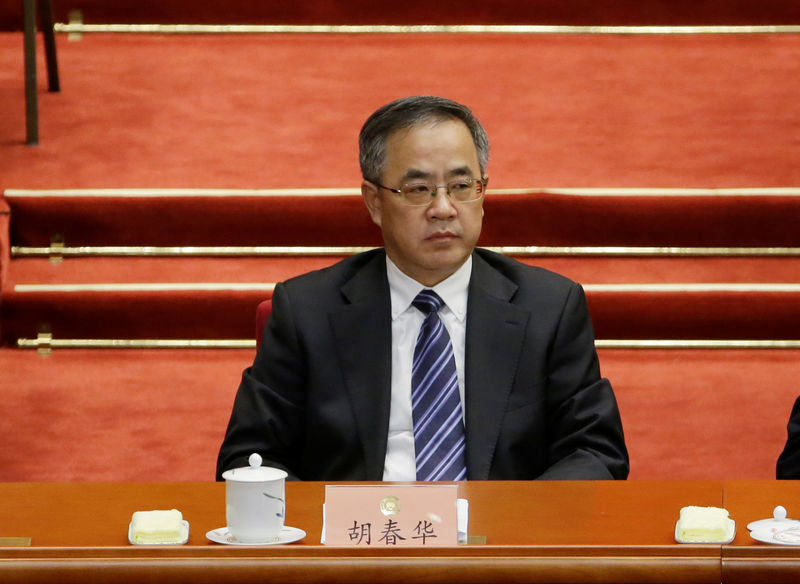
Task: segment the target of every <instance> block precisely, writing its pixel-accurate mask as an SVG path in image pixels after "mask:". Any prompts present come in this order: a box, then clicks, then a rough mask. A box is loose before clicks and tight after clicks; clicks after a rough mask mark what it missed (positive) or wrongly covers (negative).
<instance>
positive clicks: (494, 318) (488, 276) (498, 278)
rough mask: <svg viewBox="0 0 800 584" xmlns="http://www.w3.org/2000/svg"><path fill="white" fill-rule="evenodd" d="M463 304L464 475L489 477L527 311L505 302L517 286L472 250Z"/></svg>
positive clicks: (522, 336) (480, 478) (518, 353)
mask: <svg viewBox="0 0 800 584" xmlns="http://www.w3.org/2000/svg"><path fill="white" fill-rule="evenodd" d="M472 257H473V265H472V277H471V279H470V285H469V303H468V307H467V335H466V348H465V369H466V372H465V378H466V381H465V385H466V388H465V403H466V413H465V416H466V431H467V469H468V478H469V479H471V480H482V479H487V478H489V470H490V468H491V463H492V456H493V454H494V449H495V445H496V444H497V440H498V437H499V434H500V427H501V425H502V421H503V415H504V413H505V410H506V404H507V401H508V396H509V393H510V391H511V386H512V384H513V381H514V372H515V371H516V370H517V363H518V361H519V358H520V354H521V350H522V344H523V342H524V339H525V328H526V324H527V322H528V319H529V318H530V312H529V311H528V310H525V309H523V308H520V307H519V306H516V305H514V304H511V303H510V299H511V297H512V296H513V295H514V293H515V292H516V290H517V285H516V284H514V283H513V282H512V281H510V280H509V279H508V278H506V277H505V276H503V275H502V274H501V273H500V272H498V271H497V270H495V269H494V268H492V267H491V266H490V265H489V264H488V263H486V261H485V260H483V259H482V258H481V257H480V256H479V255H478V254H473V255H472Z"/></svg>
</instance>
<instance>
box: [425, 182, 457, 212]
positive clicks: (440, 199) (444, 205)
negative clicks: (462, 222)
mask: <svg viewBox="0 0 800 584" xmlns="http://www.w3.org/2000/svg"><path fill="white" fill-rule="evenodd" d="M430 208H431V209H432V210H433V213H434V217H437V218H442V217H451V216H453V215H455V213H456V206H455V204H454V203H453V200H452V199H451V198H450V194H449V193H448V192H447V185H437V186H436V196H435V197H433V200H432V201H431V206H430Z"/></svg>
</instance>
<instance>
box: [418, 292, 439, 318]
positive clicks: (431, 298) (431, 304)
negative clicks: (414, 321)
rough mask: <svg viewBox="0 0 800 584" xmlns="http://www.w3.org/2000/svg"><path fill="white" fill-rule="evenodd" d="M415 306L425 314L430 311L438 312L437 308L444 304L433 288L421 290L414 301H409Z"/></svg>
mask: <svg viewBox="0 0 800 584" xmlns="http://www.w3.org/2000/svg"><path fill="white" fill-rule="evenodd" d="M411 304H413V305H414V306H416V307H417V308H418V309H419V310H420V311H422V312H423V313H425V314H430V313H432V312H439V309H440V308H441V307H442V306H443V305H444V300H442V299H441V298H439V295H438V294H437V293H436V292H434V291H433V290H428V289H426V290H423V291H422V292H420V293H419V294H417V297H416V298H414V301H413V302H412V303H411Z"/></svg>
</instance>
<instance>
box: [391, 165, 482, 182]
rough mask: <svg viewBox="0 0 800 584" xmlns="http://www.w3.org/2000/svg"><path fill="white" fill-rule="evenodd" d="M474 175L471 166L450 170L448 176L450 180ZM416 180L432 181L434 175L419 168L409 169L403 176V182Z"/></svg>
mask: <svg viewBox="0 0 800 584" xmlns="http://www.w3.org/2000/svg"><path fill="white" fill-rule="evenodd" d="M472 175H473V172H472V169H471V168H470V167H469V166H459V167H456V168H452V169H450V170H448V171H447V175H446V176H447V177H448V178H452V177H456V176H472ZM416 179H424V180H432V179H433V173H430V172H425V171H424V170H420V169H418V168H409V169H408V170H407V171H406V172H405V174H404V175H403V180H416Z"/></svg>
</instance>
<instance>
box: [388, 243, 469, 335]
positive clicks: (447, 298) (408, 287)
mask: <svg viewBox="0 0 800 584" xmlns="http://www.w3.org/2000/svg"><path fill="white" fill-rule="evenodd" d="M471 275H472V255H470V256H469V257H468V258H467V261H465V262H464V263H463V264H462V265H461V267H460V268H458V269H457V270H456V271H455V272H454V273H453V274H452V275H450V276H448V277H447V278H446V279H444V280H442V281H441V282H439V283H438V284H436V285H435V286H434V287H433V288H432V290H433V291H434V292H436V293H437V294H438V295H439V296H440V297H441V299H442V300H444V303H445V306H447V308H449V309H450V311H451V312H452V313H453V314H454V315H455V317H456V318H457V319H458V320H459V321H461V322H463V321H464V319H465V318H466V317H467V290H468V288H469V279H470V276H471ZM386 276H387V277H388V279H389V293H390V295H391V300H392V320H394V319H396V318H397V317H398V316H400V314H402V313H403V312H405V311H406V310H408V308H409V307H410V306H411V303H412V302H413V301H414V298H416V297H417V294H419V293H420V291H421V290H423V289H425V288H426V287H427V286H423V285H422V284H420V283H419V282H417V281H416V280H415V279H413V278H411V277H410V276H408V275H406V274H404V273H403V272H402V271H400V268H398V267H397V265H396V264H395V263H394V262H393V261H392V260H391V259H389V256H388V255H387V256H386Z"/></svg>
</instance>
